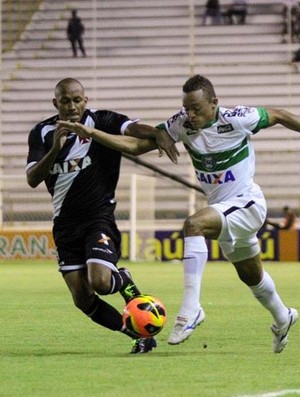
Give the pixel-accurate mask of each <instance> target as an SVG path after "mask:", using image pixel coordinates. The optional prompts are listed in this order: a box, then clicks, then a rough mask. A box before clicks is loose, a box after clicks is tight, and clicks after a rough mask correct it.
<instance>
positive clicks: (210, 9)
mask: <svg viewBox="0 0 300 397" xmlns="http://www.w3.org/2000/svg"><path fill="white" fill-rule="evenodd" d="M207 18H210V19H211V22H212V24H214V25H219V24H221V23H222V16H221V9H220V3H219V0H207V2H206V5H205V11H204V15H203V25H206V21H207Z"/></svg>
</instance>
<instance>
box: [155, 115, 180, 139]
mask: <svg viewBox="0 0 300 397" xmlns="http://www.w3.org/2000/svg"><path fill="white" fill-rule="evenodd" d="M184 121H185V118H184V114H183V112H182V111H180V112H178V113H176V114H174V115H173V116H172V117H170V118H169V119H168V120H167V121H166V122H165V123H161V124H158V125H157V126H156V128H159V129H163V130H165V131H167V133H168V134H169V135H170V137H171V138H172V139H173V140H174V141H175V142H178V141H180V140H181V133H182V128H183V123H184Z"/></svg>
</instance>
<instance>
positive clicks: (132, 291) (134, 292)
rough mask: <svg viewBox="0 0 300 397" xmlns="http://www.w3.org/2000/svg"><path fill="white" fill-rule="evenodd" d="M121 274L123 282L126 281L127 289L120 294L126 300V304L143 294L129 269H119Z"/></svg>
mask: <svg viewBox="0 0 300 397" xmlns="http://www.w3.org/2000/svg"><path fill="white" fill-rule="evenodd" d="M119 273H121V274H122V275H123V280H124V281H125V284H124V285H125V287H124V288H123V289H122V290H120V294H121V295H122V296H123V298H124V299H125V302H126V303H128V302H129V301H130V300H131V299H132V298H134V297H135V296H138V295H141V293H140V291H139V289H138V288H137V287H136V285H135V284H134V282H133V279H132V276H131V274H130V272H129V270H128V269H126V268H125V267H121V268H120V269H119Z"/></svg>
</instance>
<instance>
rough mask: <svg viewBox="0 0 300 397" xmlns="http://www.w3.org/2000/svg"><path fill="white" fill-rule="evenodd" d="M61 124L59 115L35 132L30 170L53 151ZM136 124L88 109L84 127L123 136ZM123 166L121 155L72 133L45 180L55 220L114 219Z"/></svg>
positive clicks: (31, 135)
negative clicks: (121, 164) (111, 217)
mask: <svg viewBox="0 0 300 397" xmlns="http://www.w3.org/2000/svg"><path fill="white" fill-rule="evenodd" d="M57 120H58V115H56V116H53V117H51V118H49V119H47V120H44V121H43V122H41V123H39V124H37V125H36V126H35V127H34V128H33V129H32V130H31V132H30V134H29V139H28V145H29V152H28V157H27V166H26V169H28V168H30V167H31V166H32V165H34V164H35V163H37V162H38V161H40V160H41V159H42V158H43V157H44V156H45V154H46V153H47V152H48V151H49V150H50V149H51V147H52V141H53V133H54V131H55V129H56V122H57ZM135 121H136V120H130V119H129V118H128V117H127V116H125V115H122V114H119V113H115V112H112V111H108V110H92V109H86V111H85V113H84V115H83V118H82V120H81V123H82V124H85V125H87V126H89V127H94V128H97V129H99V130H102V131H105V132H107V133H109V134H114V135H119V134H122V133H124V130H125V129H126V126H127V125H128V124H130V123H133V122H135ZM120 162H121V153H120V152H117V151H115V150H112V149H109V148H106V147H105V146H103V145H101V144H100V143H98V142H96V141H94V140H93V139H91V138H80V137H78V136H77V135H76V134H75V133H72V132H70V134H69V135H68V137H67V142H66V143H65V145H64V147H63V148H62V149H61V151H60V152H59V155H58V156H57V158H56V160H55V162H54V164H53V167H52V169H51V171H50V174H49V176H48V177H47V178H46V180H45V184H46V186H47V189H48V191H49V193H50V194H51V196H52V203H53V218H54V219H55V220H56V221H64V222H65V221H67V222H78V221H80V220H88V219H92V218H99V217H100V218H103V217H105V216H106V215H108V216H109V215H111V214H112V213H113V211H114V209H115V206H116V203H115V189H116V185H117V182H118V178H119V172H120Z"/></svg>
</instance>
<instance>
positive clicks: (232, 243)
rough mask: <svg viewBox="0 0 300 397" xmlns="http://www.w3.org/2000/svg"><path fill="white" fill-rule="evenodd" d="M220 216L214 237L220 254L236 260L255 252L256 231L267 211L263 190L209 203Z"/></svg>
mask: <svg viewBox="0 0 300 397" xmlns="http://www.w3.org/2000/svg"><path fill="white" fill-rule="evenodd" d="M210 206H211V207H213V208H215V209H216V210H217V211H218V212H219V214H220V215H221V218H222V230H221V233H220V236H219V238H218V242H219V245H220V247H221V249H222V252H223V254H224V255H225V256H226V257H227V258H228V259H229V260H230V261H231V262H238V261H241V260H244V259H248V258H252V257H254V256H256V255H257V254H259V252H260V247H259V244H258V239H257V236H256V235H257V232H258V230H259V229H260V228H261V227H262V225H263V224H264V221H265V219H266V214H267V206H266V201H265V198H264V196H263V193H262V192H261V191H260V190H258V191H255V192H251V193H247V194H243V195H240V196H236V197H233V198H231V199H230V200H228V201H222V202H220V203H216V204H211V205H210Z"/></svg>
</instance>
